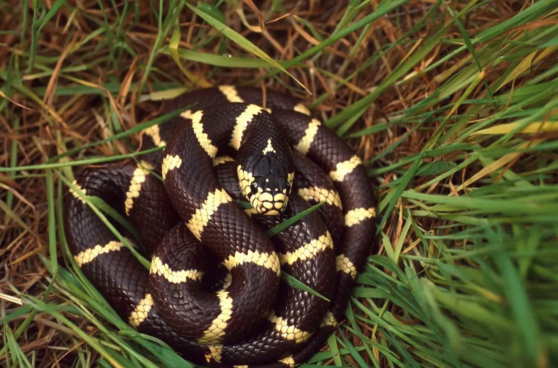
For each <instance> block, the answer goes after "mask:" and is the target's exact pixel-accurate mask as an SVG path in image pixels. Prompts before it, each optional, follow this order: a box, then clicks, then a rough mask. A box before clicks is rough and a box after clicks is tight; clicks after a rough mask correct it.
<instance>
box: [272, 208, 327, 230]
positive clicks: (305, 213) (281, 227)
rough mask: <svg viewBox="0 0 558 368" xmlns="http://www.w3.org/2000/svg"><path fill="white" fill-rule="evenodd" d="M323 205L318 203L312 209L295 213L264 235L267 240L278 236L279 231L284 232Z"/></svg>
mask: <svg viewBox="0 0 558 368" xmlns="http://www.w3.org/2000/svg"><path fill="white" fill-rule="evenodd" d="M324 203H325V202H320V203H318V204H315V205H313V206H312V207H310V208H308V209H305V210H304V211H302V212H300V213H297V214H296V215H294V216H293V217H291V218H289V219H287V220H285V221H283V222H282V223H280V224H279V225H277V226H274V227H272V228H271V229H269V230H267V232H266V235H267V236H268V237H269V238H271V237H273V236H275V235H277V234H279V233H280V232H281V231H283V230H285V229H286V228H288V227H289V226H291V225H292V224H294V223H295V222H297V221H299V220H300V219H302V218H304V217H305V216H308V215H309V214H310V213H312V212H314V211H316V210H317V209H318V208H320V207H321V206H323V205H324Z"/></svg>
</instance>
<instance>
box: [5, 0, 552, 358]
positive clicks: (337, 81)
mask: <svg viewBox="0 0 558 368" xmlns="http://www.w3.org/2000/svg"><path fill="white" fill-rule="evenodd" d="M250 3H251V2H234V1H228V2H223V1H215V2H210V3H209V2H206V3H203V4H202V3H200V4H196V3H192V2H186V1H184V0H182V1H179V0H171V1H168V2H151V3H145V2H129V1H124V2H120V3H118V2H110V1H98V2H97V1H85V2H77V3H74V2H69V1H65V0H57V1H50V2H35V1H34V2H25V1H17V0H13V1H12V0H4V2H1V3H0V9H1V12H0V22H1V23H2V24H3V28H2V30H0V80H1V81H2V82H1V84H0V97H1V99H0V111H1V113H0V123H1V124H0V130H1V134H0V143H1V145H0V147H2V151H1V152H0V160H1V164H0V209H1V211H2V213H3V216H2V218H0V244H1V247H0V263H1V265H2V267H1V270H2V271H0V279H1V280H0V323H1V324H2V327H3V329H2V336H1V338H2V344H0V345H1V346H2V347H1V348H0V360H1V363H0V364H2V365H3V366H8V367H15V366H17V367H19V366H39V367H43V366H44V367H47V366H48V367H51V366H79V367H81V366H84V367H85V366H90V365H92V364H93V363H94V362H96V364H98V365H100V366H103V367H105V366H126V367H127V366H147V367H160V366H169V367H171V366H172V367H178V366H189V363H188V362H185V361H184V360H182V359H181V358H180V357H178V356H177V355H176V354H174V353H173V352H172V351H170V350H168V349H166V348H165V347H164V346H163V345H161V344H160V342H158V341H156V340H154V339H153V338H150V337H148V336H143V335H140V334H138V333H136V332H135V331H134V330H133V329H131V328H130V327H128V325H127V324H126V323H125V322H124V321H122V320H121V319H120V318H119V317H118V316H117V315H116V314H115V313H114V312H113V311H112V309H111V308H110V307H109V306H108V305H107V304H106V303H105V302H104V299H103V298H102V297H101V296H100V295H99V294H98V293H97V291H96V290H95V289H94V288H93V287H91V285H90V284H89V282H88V281H87V280H86V279H85V278H84V277H83V276H82V275H81V273H80V272H79V269H77V267H75V264H73V261H72V259H71V257H69V252H68V250H67V245H66V242H65V238H64V233H63V229H62V221H61V218H62V206H61V194H62V192H63V188H64V187H65V186H69V185H71V182H72V180H73V177H74V175H75V174H74V173H78V172H79V170H80V169H81V168H82V167H84V166H85V165H90V164H96V163H100V162H105V161H108V160H117V159H122V158H133V157H135V155H137V152H136V151H135V149H134V147H136V146H137V143H138V140H137V138H138V134H137V133H138V132H140V131H141V130H143V129H145V128H147V127H148V126H151V125H153V124H156V123H157V122H159V121H161V117H159V116H158V114H157V108H158V105H159V104H158V101H159V100H161V99H163V98H169V97H172V96H176V95H178V94H180V93H181V92H184V91H186V90H190V89H193V88H198V87H205V86H210V85H218V84H222V83H234V84H240V85H256V86H265V87H266V88H273V89H277V90H283V91H288V92H290V93H292V94H294V95H296V96H298V97H300V98H303V99H305V100H306V101H307V102H308V104H309V106H311V107H312V109H313V113H314V114H315V115H316V116H317V117H319V118H320V119H321V120H322V121H325V124H326V125H327V126H328V127H329V128H331V129H333V130H334V131H336V132H337V133H338V134H339V135H340V136H342V137H344V138H345V139H346V140H347V142H349V143H350V144H351V145H352V146H353V147H354V148H355V150H356V151H357V152H358V154H359V155H360V156H361V157H363V161H364V162H365V164H366V167H367V170H368V173H369V174H370V177H371V178H372V180H373V182H374V190H375V192H376V193H377V198H378V208H377V213H378V222H379V227H378V234H377V249H376V250H375V252H374V254H372V255H371V256H370V257H369V259H368V262H367V266H366V269H365V271H364V272H363V273H362V274H361V275H360V276H359V277H358V280H357V281H358V285H357V287H356V288H355V290H354V292H353V295H352V297H351V305H350V308H348V310H347V322H346V323H345V324H344V325H343V326H341V327H340V328H339V331H338V333H337V334H336V335H335V336H332V337H331V338H330V339H329V341H328V346H327V347H326V349H324V350H323V351H321V352H319V353H318V354H316V356H314V358H312V360H311V361H310V362H308V366H318V365H326V364H327V365H335V366H340V367H341V366H344V367H419V366H420V367H422V366H426V367H510V366H517V367H541V368H544V367H552V366H555V365H556V364H558V356H557V352H558V314H557V313H556V311H557V310H558V308H557V306H558V298H557V293H556V290H557V289H558V278H557V276H556V275H557V274H558V269H557V268H558V267H557V266H556V265H557V264H558V247H557V246H556V243H557V240H558V221H557V220H558V186H557V184H558V175H557V172H558V155H557V152H558V141H557V139H556V138H557V137H558V135H557V132H558V63H557V60H558V52H557V47H558V39H557V38H556V35H557V34H558V12H557V11H556V9H557V8H558V1H550V0H546V1H536V2H516V1H474V0H473V1H463V2H462V1H404V0H400V1H397V0H393V1H387V0H384V1H366V0H364V1H360V0H356V1H350V2H335V1H320V2H310V3H309V4H306V3H304V4H303V3H301V4H300V5H296V4H290V3H283V2H280V1H264V2H260V3H258V4H257V8H254V7H252V6H249V4H250ZM146 4H150V6H147V5H146ZM247 4H248V5H247ZM93 205H95V204H93ZM99 213H100V214H102V213H101V211H99Z"/></svg>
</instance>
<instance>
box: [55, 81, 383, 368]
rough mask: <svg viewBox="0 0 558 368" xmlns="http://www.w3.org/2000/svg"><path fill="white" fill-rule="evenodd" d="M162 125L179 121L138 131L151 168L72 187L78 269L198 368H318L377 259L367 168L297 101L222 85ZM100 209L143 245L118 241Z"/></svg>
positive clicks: (72, 239)
mask: <svg viewBox="0 0 558 368" xmlns="http://www.w3.org/2000/svg"><path fill="white" fill-rule="evenodd" d="M172 112H175V114H171V113H172ZM160 113H161V116H165V114H168V116H171V117H169V118H168V119H164V121H162V122H161V123H159V124H154V125H151V126H150V127H149V128H146V129H144V130H143V131H142V134H141V147H140V149H141V151H140V153H141V152H146V153H141V154H140V155H138V156H137V157H135V158H133V159H125V160H120V161H115V162H110V163H103V164H99V165H95V166H89V167H86V168H84V169H83V170H82V172H81V173H80V174H79V175H78V176H76V178H75V180H74V181H73V182H72V184H71V185H69V186H68V190H67V193H66V196H65V199H64V217H63V218H64V230H65V235H66V239H67V242H68V246H69V250H70V252H71V255H72V257H73V259H74V261H75V263H76V264H77V266H78V267H79V268H80V270H81V271H82V272H83V274H84V275H85V276H86V277H87V279H88V280H89V281H90V282H91V283H92V284H93V286H94V287H95V288H96V289H97V290H99V292H100V293H101V295H102V296H103V297H104V298H105V299H106V301H107V302H108V304H110V306H111V307H113V308H114V310H115V311H116V312H117V313H118V315H119V316H120V317H121V318H122V319H123V320H125V321H127V322H128V324H129V325H130V326H132V327H133V328H135V329H136V330H137V331H138V332H140V333H143V334H146V335H150V336H153V337H156V338H158V339H160V340H161V341H163V342H164V343H165V344H167V345H168V346H169V347H170V348H172V349H173V350H174V351H175V352H176V353H178V354H179V355H180V356H182V357H183V358H184V359H187V360H189V361H191V362H193V363H196V364H199V365H204V366H209V367H239V368H244V367H295V366H298V365H300V364H302V363H304V362H306V361H308V360H309V359H311V358H312V356H314V354H315V353H316V352H318V351H319V350H320V349H321V348H322V347H323V346H324V344H325V342H326V341H327V339H328V338H329V337H330V336H331V334H332V333H333V332H334V331H335V329H336V328H337V326H338V325H339V324H340V323H342V322H343V321H344V319H345V313H346V309H347V306H348V302H349V298H350V293H351V290H352V287H353V285H354V283H355V279H356V277H357V275H358V274H359V273H360V272H361V271H362V269H363V268H364V266H365V262H366V259H367V257H368V255H369V254H370V253H371V251H372V250H373V244H374V239H373V238H374V235H375V217H376V212H375V202H374V195H373V192H372V188H371V185H370V182H369V178H368V175H367V173H366V170H365V168H364V166H363V164H362V161H361V159H360V158H359V157H358V156H357V155H356V154H355V153H354V151H353V150H352V149H351V148H350V146H349V145H348V144H347V143H346V142H345V141H344V140H343V139H342V138H340V137H339V136H338V135H337V134H335V133H334V132H333V131H332V130H330V129H329V128H328V127H326V126H325V125H324V124H322V123H321V122H320V121H319V120H318V119H317V118H314V117H313V116H312V114H311V113H310V111H309V110H308V108H307V107H306V106H305V105H304V104H303V103H302V102H301V101H300V100H299V99H297V98H295V97H292V96H291V95H289V94H287V93H282V92H275V91H267V90H266V91H262V89H261V88H257V87H241V86H234V85H219V86H217V87H209V88H201V89H194V90H190V91H188V92H185V93H183V94H182V95H180V96H178V97H174V98H171V99H168V100H166V101H164V103H163V108H162V109H161V111H160ZM90 197H99V198H101V199H102V200H103V201H105V203H106V204H108V205H109V206H110V207H112V208H113V209H114V210H115V211H116V212H117V213H118V214H120V215H121V218H122V219H125V220H126V221H129V223H130V224H131V225H132V226H133V228H134V229H136V231H137V232H136V233H135V234H134V232H133V231H131V230H130V229H129V227H126V226H124V225H123V222H122V221H120V222H119V221H114V220H110V221H109V223H110V224H111V225H112V229H111V228H110V227H109V226H107V225H106V222H107V221H108V220H106V219H105V220H103V218H102V216H99V215H98V214H97V212H96V211H94V206H93V205H92V204H91V203H90V201H88V200H87V198H90ZM316 205H319V206H316ZM316 207H317V209H316ZM289 219H294V220H292V221H291V223H290V224H289V225H288V226H286V227H285V226H282V224H284V223H285V221H288V220H289ZM278 226H279V227H281V226H282V227H281V228H279V229H278ZM118 234H120V235H118ZM138 254H139V255H141V256H143V257H145V259H147V260H148V262H149V268H147V267H146V266H145V264H142V262H140V260H139V257H138V256H137V255H138ZM293 280H294V281H293Z"/></svg>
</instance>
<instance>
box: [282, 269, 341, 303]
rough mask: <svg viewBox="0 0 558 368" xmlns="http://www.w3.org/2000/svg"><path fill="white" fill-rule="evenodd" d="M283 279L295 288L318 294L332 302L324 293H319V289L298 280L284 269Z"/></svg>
mask: <svg viewBox="0 0 558 368" xmlns="http://www.w3.org/2000/svg"><path fill="white" fill-rule="evenodd" d="M281 280H283V281H285V282H286V283H287V284H289V285H290V286H292V287H294V288H295V289H299V290H302V291H306V292H307V293H310V294H312V295H315V296H317V297H318V298H321V299H323V300H325V301H328V302H330V300H329V299H328V298H326V297H325V296H323V295H322V294H320V293H318V292H317V291H315V290H314V289H312V288H311V287H309V286H308V285H306V284H305V283H303V282H302V281H300V280H298V279H297V278H296V277H294V276H291V275H289V274H288V273H286V272H284V271H281Z"/></svg>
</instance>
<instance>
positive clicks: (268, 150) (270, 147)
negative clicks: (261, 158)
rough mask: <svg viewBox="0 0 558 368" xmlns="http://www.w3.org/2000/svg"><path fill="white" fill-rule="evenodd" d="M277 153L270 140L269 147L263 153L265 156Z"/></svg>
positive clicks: (268, 141)
mask: <svg viewBox="0 0 558 368" xmlns="http://www.w3.org/2000/svg"><path fill="white" fill-rule="evenodd" d="M272 152H273V153H277V151H275V148H273V145H272V144H271V138H269V139H268V140H267V146H266V147H265V148H264V150H263V151H262V153H263V154H264V155H265V154H266V153H272Z"/></svg>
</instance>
